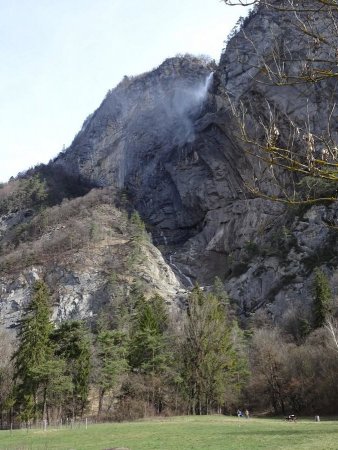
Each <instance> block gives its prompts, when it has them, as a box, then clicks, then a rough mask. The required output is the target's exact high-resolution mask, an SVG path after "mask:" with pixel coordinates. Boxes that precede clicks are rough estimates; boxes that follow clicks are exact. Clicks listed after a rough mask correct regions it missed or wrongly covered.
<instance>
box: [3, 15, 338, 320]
mask: <svg viewBox="0 0 338 450" xmlns="http://www.w3.org/2000/svg"><path fill="white" fill-rule="evenodd" d="M316 23H317V26H318V27H319V28H320V30H321V31H323V30H326V28H325V20H324V21H321V20H320V19H318V21H317V22H316ZM310 44H311V45H310ZM287 52H288V54H289V55H292V58H290V60H292V61H295V60H297V59H299V60H302V61H303V60H304V59H307V58H308V56H309V52H310V53H311V52H312V53H313V52H317V53H316V56H317V57H318V58H321V57H324V56H325V57H326V58H328V56H330V57H331V56H332V55H328V54H327V53H325V52H329V50H327V49H325V46H324V50H323V47H320V48H319V49H318V48H317V46H316V45H314V44H313V42H312V40H311V36H308V35H306V34H304V33H303V32H302V31H301V30H300V29H299V27H297V26H296V24H295V16H294V14H293V13H291V12H287V13H283V14H279V13H278V12H276V11H275V10H271V9H266V8H264V7H259V8H258V9H257V10H256V11H254V12H253V13H252V14H251V15H250V17H249V18H248V19H247V20H246V21H245V23H244V25H243V27H242V29H241V30H240V31H239V32H238V33H237V34H236V35H235V36H234V37H233V38H232V39H231V40H230V42H229V43H228V46H227V48H226V50H225V52H224V53H223V55H222V57H221V60H220V63H219V65H218V66H217V67H216V66H215V64H214V63H212V62H210V61H208V60H200V59H198V58H195V57H191V56H184V57H175V58H172V59H168V60H166V61H165V62H164V63H163V64H162V65H161V66H159V67H158V68H157V69H155V70H153V71H151V72H149V73H145V74H143V75H140V76H137V77H134V78H127V77H126V78H125V79H124V80H122V81H121V83H120V84H119V85H118V86H117V87H116V88H115V89H113V90H112V91H110V92H108V94H107V96H106V98H105V99H104V101H103V102H102V104H101V105H100V107H99V108H98V109H97V110H96V111H95V112H94V113H93V114H92V115H90V116H89V117H88V119H87V120H86V121H85V123H84V125H83V127H82V129H81V131H80V132H79V133H78V135H77V136H76V137H75V139H74V141H73V143H72V145H71V146H70V147H69V148H68V149H67V150H66V151H65V152H64V153H62V154H60V155H59V156H58V157H57V158H56V159H55V160H54V161H53V162H52V163H51V165H50V168H51V169H52V170H62V171H63V172H66V173H68V175H69V176H74V177H76V178H77V179H79V180H80V183H85V184H86V185H87V186H88V185H91V186H96V187H98V188H103V187H104V188H106V187H110V188H111V189H113V190H114V192H116V196H117V198H122V197H124V196H125V197H127V198H128V201H129V202H130V204H131V205H132V206H133V207H134V208H135V209H136V210H137V211H139V213H140V214H141V216H142V218H143V219H144V221H145V223H146V225H147V230H148V233H149V234H151V237H152V240H153V243H154V244H155V246H157V247H158V249H159V250H160V251H161V253H162V255H161V254H160V253H159V251H158V250H156V249H155V247H153V246H152V244H150V243H149V244H147V246H148V247H147V248H148V250H146V252H147V253H146V254H147V257H146V259H145V260H148V261H149V264H150V269H149V267H148V269H147V270H148V271H147V270H146V269H144V271H143V269H142V270H141V269H140V274H141V275H142V273H144V274H145V275H144V277H143V278H144V280H145V281H146V282H147V283H149V285H152V286H153V287H154V286H155V288H156V289H157V290H158V291H159V292H161V293H162V294H163V295H164V296H165V297H166V298H167V299H168V301H169V300H170V301H171V300H173V299H178V298H181V297H182V294H184V292H183V291H181V290H180V289H181V288H182V287H183V286H185V287H190V286H192V285H193V284H194V283H195V282H199V283H201V284H204V285H208V284H210V283H211V282H212V280H213V278H214V277H215V275H218V276H220V277H221V278H222V279H223V280H224V283H225V288H226V289H227V290H228V291H229V294H230V296H231V298H232V299H233V300H234V301H235V302H236V303H237V304H238V307H239V312H240V313H241V314H242V315H243V316H249V315H250V314H251V313H252V312H255V311H257V310H258V309H259V308H261V307H263V306H264V307H265V308H266V309H267V310H268V311H269V312H270V313H271V314H273V316H274V317H277V318H279V319H280V320H283V316H285V315H286V312H287V311H288V310H290V309H299V308H301V309H306V308H304V307H305V305H309V304H310V302H311V283H312V271H313V269H314V267H317V266H319V267H322V268H323V269H324V271H325V272H326V273H327V274H328V275H329V277H330V279H331V281H332V285H333V287H335V286H336V285H337V277H338V271H337V256H336V255H337V248H336V245H337V243H336V227H337V225H338V207H337V205H336V203H332V204H330V205H327V204H326V205H320V204H319V205H315V206H308V207H306V208H303V207H299V208H289V207H286V206H284V205H282V204H280V203H278V202H272V201H270V200H266V199H264V198H261V197H260V196H256V195H253V194H252V192H250V191H249V190H248V189H247V186H248V183H252V181H254V182H257V183H259V184H260V188H261V189H262V190H263V191H264V192H265V193H266V194H269V193H271V192H274V190H275V187H273V186H272V184H271V179H269V177H266V176H265V170H266V166H265V165H264V164H261V163H260V161H259V160H258V159H257V158H254V157H252V156H250V155H249V154H248V152H247V150H248V147H247V145H246V143H243V141H242V140H241V139H240V136H239V130H238V124H237V123H236V120H235V119H234V117H233V114H232V112H233V108H234V106H238V105H241V104H242V105H245V106H246V108H247V109H246V117H245V121H246V123H247V124H249V126H251V127H252V130H253V134H254V137H255V138H256V139H261V138H262V136H260V135H259V133H258V132H257V131H256V130H257V129H258V128H259V127H258V125H259V124H260V123H261V121H262V120H264V119H267V120H268V119H269V115H271V110H273V112H274V118H275V120H276V126H278V128H279V130H280V139H281V140H283V139H284V140H287V127H288V124H289V123H292V124H294V125H295V127H299V128H302V127H303V128H304V126H305V125H304V123H305V122H306V124H307V125H308V126H309V127H310V128H311V131H312V132H313V134H316V135H318V136H319V135H323V133H324V131H325V130H327V129H328V123H330V125H331V126H330V139H332V140H333V141H337V133H338V129H337V123H338V121H337V112H336V110H335V109H334V108H332V105H333V104H334V103H335V102H336V101H337V91H336V81H335V79H326V80H323V81H322V82H319V83H312V84H311V83H306V84H303V85H302V86H300V85H299V84H297V83H288V84H285V85H278V83H276V82H274V83H272V82H271V83H266V82H265V81H266V69H264V67H273V64H275V62H276V55H277V54H282V53H287ZM323 52H324V53H323ZM297 55H298V56H297ZM275 68H276V67H275ZM300 69H301V67H298V68H297V67H295V66H294V65H293V64H291V63H290V64H289V65H285V66H284V70H285V74H286V75H285V76H288V77H292V76H293V75H292V74H293V73H295V72H296V71H297V70H298V71H299V70H300ZM274 73H275V72H274ZM270 75H271V74H270ZM274 76H275V75H274ZM263 81H264V82H263ZM270 81H271V80H270ZM274 81H276V80H274ZM278 176H279V177H280V180H281V181H282V182H283V183H284V184H285V185H287V183H289V182H290V180H291V178H290V176H289V174H284V173H282V172H280V173H279V174H278ZM292 181H293V182H294V180H292ZM296 181H297V180H296ZM110 214H111V215H112V216H114V214H116V212H114V211H113V210H111V211H110V212H109V211H108V210H107V211H106V213H105V216H104V217H105V218H106V220H110V219H108V217H109V216H110ZM2 220H3V222H2V223H7V224H8V220H9V219H8V218H3V219H2ZM11 220H14V219H13V218H12V219H11ZM79 220H80V219H79ZM81 220H82V219H81ZM81 220H80V222H81ZM100 220H101V219H100ZM102 220H103V219H102ZM6 221H7V222H6ZM103 222H104V220H103ZM6 226H7V225H6ZM65 226H68V225H65ZM114 226H117V225H114ZM6 233H7V234H6ZM6 233H5V235H6V236H7V239H8V232H7V231H6ZM39 239H42V236H41V237H39ZM109 239H110V238H109ZM109 239H108V238H107V241H104V240H103V241H102V245H101V246H100V248H101V250H100V252H101V251H102V254H101V253H100V252H99V253H100V256H99V255H98V254H97V249H96V250H95V252H94V254H93V255H91V253H90V252H89V253H87V254H86V256H85V259H84V260H83V261H85V264H83V267H82V268H81V269H76V271H75V272H74V270H73V269H72V271H71V273H70V272H69V270H68V269H67V264H68V263H67V264H66V265H63V264H61V263H60V262H59V261H58V262H57V264H56V266H54V268H51V266H49V265H43V267H40V268H36V269H34V270H33V268H32V267H30V268H29V269H27V268H25V269H23V270H22V271H21V272H20V275H18V278H17V281H16V282H14V277H13V273H11V274H9V275H8V276H7V277H4V278H2V280H3V281H2V282H3V294H2V296H1V302H2V305H3V308H2V311H5V314H6V311H7V310H6V308H8V302H9V299H10V297H11V296H12V297H13V298H14V297H15V298H20V299H24V298H25V296H27V291H26V290H25V289H26V287H27V286H28V284H29V279H31V278H32V277H33V278H34V277H35V276H36V274H37V273H38V272H39V270H40V271H41V272H43V273H44V275H45V277H47V279H49V280H51V281H50V283H51V284H52V285H53V284H54V280H56V279H57V280H58V281H57V283H58V286H59V288H58V289H57V292H56V294H55V298H56V302H59V303H58V306H57V308H56V310H55V311H56V312H55V314H56V316H57V315H59V316H60V317H61V316H62V317H68V316H71V315H72V314H73V311H75V310H76V311H78V313H79V315H82V316H83V315H86V314H88V313H91V311H92V312H93V307H92V306H91V305H92V303H91V302H92V299H94V298H98V297H99V296H100V293H102V292H103V291H102V289H103V285H104V281H103V280H104V278H102V277H100V276H98V275H97V267H104V266H105V263H103V262H102V261H103V260H102V259H100V258H102V255H104V254H105V252H106V246H107V247H109V246H110V245H113V243H111V242H110V241H109ZM114 239H115V238H114ZM119 239H122V237H120V238H119ZM123 239H124V238H123ZM127 240H128V238H127ZM108 241H109V242H108ZM119 245H122V242H120V243H119ZM71 250H72V249H70V256H69V260H68V261H73V258H75V256H74V255H75V253H74V252H72V251H71ZM72 253H74V255H73V254H72ZM116 255H117V256H116V257H115V259H116V260H117V261H118V260H119V256H118V255H119V252H117V253H116ZM162 256H163V257H164V259H162ZM122 260H123V258H122ZM93 261H94V262H93ZM34 267H35V266H34ZM27 270H28V271H27ZM118 272H119V273H120V276H123V275H122V274H123V264H122V265H121V266H120V269H119V270H118ZM146 272H147V273H146ZM134 275H135V274H134ZM126 276H127V277H128V275H126ZM20 280H21V281H20ZM12 283H14V284H12ZM15 283H16V284H15ZM127 284H128V283H127ZM11 286H13V288H11ZM62 286H63V287H62ZM65 286H66V287H65ZM67 286H68V287H67ZM69 286H72V287H69ZM74 286H75V287H76V288H74ZM18 289H19V290H18ZM62 289H66V291H67V295H66V296H64V297H63V296H62V294H61V290H62ZM103 290H104V289H103ZM103 297H104V296H103ZM78 299H80V300H78ZM88 299H89V300H88ZM94 303H95V302H94ZM13 304H14V303H13ZM95 304H97V305H100V302H96V303H95ZM69 305H75V306H74V308H73V307H71V306H69ZM77 305H78V306H77ZM20 308H21V300H20V301H19V302H18V307H17V309H18V310H19V309H20ZM72 308H73V309H72ZM14 309H15V308H14V306H13V307H12V311H14ZM94 313H95V311H94V312H93V314H94ZM10 314H14V313H10ZM13 317H14V316H13ZM11 320H12V319H11Z"/></svg>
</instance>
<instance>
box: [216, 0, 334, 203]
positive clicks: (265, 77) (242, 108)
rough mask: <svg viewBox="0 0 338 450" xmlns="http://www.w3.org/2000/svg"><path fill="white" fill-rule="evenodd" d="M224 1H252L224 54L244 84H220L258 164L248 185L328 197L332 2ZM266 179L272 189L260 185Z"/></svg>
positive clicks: (285, 195) (293, 197) (290, 195)
mask: <svg viewBox="0 0 338 450" xmlns="http://www.w3.org/2000/svg"><path fill="white" fill-rule="evenodd" d="M224 3H226V4H227V5H235V4H236V5H242V6H249V5H251V6H253V9H252V10H251V12H250V13H249V16H248V17H247V18H246V19H243V20H242V23H240V25H241V27H240V29H239V30H238V32H237V34H236V35H235V36H234V37H233V38H232V39H230V41H229V42H228V46H227V52H226V53H229V54H230V58H231V57H232V58H233V55H234V54H236V55H237V57H238V64H239V66H240V67H241V70H242V72H243V73H244V72H245V73H246V77H247V78H246V80H247V83H248V90H247V92H242V93H240V94H237V92H236V86H232V85H231V83H230V85H228V86H227V88H228V92H227V94H228V98H229V102H230V105H231V111H232V114H233V117H234V118H235V119H236V122H237V124H238V130H239V138H240V139H241V140H242V141H243V142H244V143H245V146H246V149H247V152H248V153H249V154H251V155H253V156H254V158H255V159H258V160H259V161H261V163H262V165H263V167H264V170H263V175H260V176H259V177H258V178H257V179H256V180H255V182H253V183H252V184H251V185H250V186H249V189H250V190H251V191H252V192H253V193H256V194H259V195H263V196H264V195H266V196H268V197H269V198H275V199H276V200H282V201H286V202H292V203H298V202H304V201H305V202H313V201H318V200H334V199H336V190H337V182H338V163H337V157H338V144H337V142H338V127H337V122H338V120H337V118H338V114H337V100H338V91H337V89H338V83H337V81H338V2H337V1H336V0H303V1H297V2H296V1H294V0H282V1H275V0H271V1H268V0H259V1H258V0H257V1H246V0H243V1H242V0H240V1H232V0H229V1H225V2H224ZM258 12H260V14H259V16H260V21H261V23H260V28H259V29H257V24H256V23H255V19H256V16H257V13H258ZM283 173H284V175H281V174H283ZM285 173H286V174H288V175H286V176H287V177H288V180H287V182H286V180H285ZM292 174H296V175H297V176H296V177H294V176H291V175H292ZM304 176H305V177H306V180H305V181H301V185H300V189H298V188H297V183H298V182H299V181H300V179H301V178H303V177H304ZM267 180H268V181H269V183H270V184H271V185H274V190H273V193H272V192H271V189H270V192H267V191H266V190H264V188H263V187H262V186H263V185H264V183H266V181H267ZM316 180H320V182H319V184H320V187H318V186H319V185H318V181H316ZM323 183H324V184H323ZM310 185H311V186H312V187H311V186H310ZM313 186H316V188H315V189H313ZM302 187H303V188H304V187H305V189H303V191H304V192H302ZM314 191H317V192H314Z"/></svg>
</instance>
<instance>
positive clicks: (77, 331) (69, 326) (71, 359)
mask: <svg viewBox="0 0 338 450" xmlns="http://www.w3.org/2000/svg"><path fill="white" fill-rule="evenodd" d="M53 340H54V342H55V345H56V355H57V356H58V357H59V358H62V359H64V360H65V362H66V372H65V374H66V375H67V376H68V377H69V378H70V380H71V383H72V388H71V391H72V392H71V396H70V399H69V400H68V405H66V406H67V407H68V409H69V410H70V413H71V415H72V417H73V418H75V417H76V416H78V415H80V416H82V415H83V413H84V410H85V408H86V406H87V403H88V395H89V376H90V369H91V343H90V339H89V335H88V332H87V330H86V329H85V327H84V325H83V323H82V322H79V321H73V322H65V323H63V324H61V326H60V327H59V328H58V329H57V330H55V332H54V333H53Z"/></svg>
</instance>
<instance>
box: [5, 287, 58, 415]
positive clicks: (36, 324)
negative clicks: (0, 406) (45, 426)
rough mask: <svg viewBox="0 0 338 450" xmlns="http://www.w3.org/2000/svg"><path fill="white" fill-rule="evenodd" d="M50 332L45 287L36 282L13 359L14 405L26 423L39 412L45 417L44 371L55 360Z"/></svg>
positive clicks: (45, 378) (45, 375)
mask: <svg viewBox="0 0 338 450" xmlns="http://www.w3.org/2000/svg"><path fill="white" fill-rule="evenodd" d="M52 330H53V325H52V323H51V321H50V307H49V294H48V290H47V286H46V285H45V283H44V282H43V281H37V282H36V283H35V285H34V288H33V296H32V300H31V302H30V303H29V305H28V306H27V308H26V311H25V315H24V317H23V318H22V320H21V322H20V329H19V333H18V339H19V346H18V349H17V351H16V352H15V353H14V356H13V358H14V368H15V374H14V378H15V380H16V389H15V398H16V405H17V406H19V407H20V410H21V412H22V413H23V415H24V416H25V419H26V420H29V419H32V418H35V419H36V418H37V416H38V415H39V413H40V414H41V412H42V413H43V415H44V416H45V414H46V401H47V397H46V389H47V385H48V381H47V378H48V380H49V379H50V378H49V375H47V372H48V370H47V367H51V361H52V360H53V356H54V353H53V346H52V345H51V341H50V335H51V332H52ZM41 388H42V389H43V393H42V397H43V398H42V411H41V405H40V407H39V394H40V389H41ZM40 400H41V398H40Z"/></svg>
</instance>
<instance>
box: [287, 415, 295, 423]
mask: <svg viewBox="0 0 338 450" xmlns="http://www.w3.org/2000/svg"><path fill="white" fill-rule="evenodd" d="M285 420H286V422H296V421H297V417H296V416H295V415H294V414H289V415H288V416H286V417H285Z"/></svg>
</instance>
